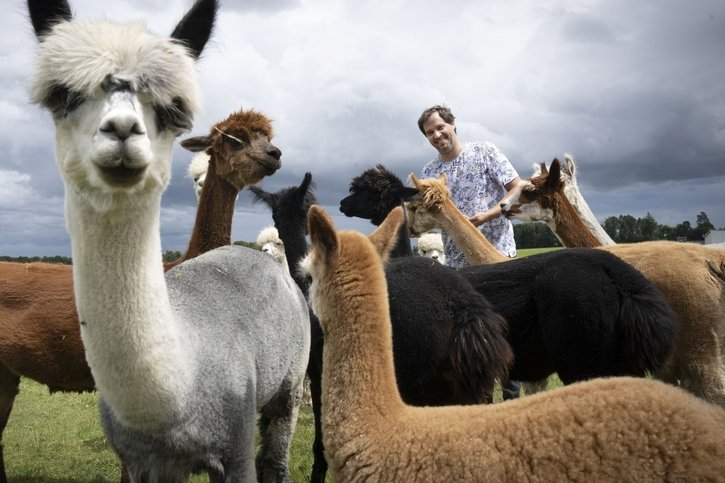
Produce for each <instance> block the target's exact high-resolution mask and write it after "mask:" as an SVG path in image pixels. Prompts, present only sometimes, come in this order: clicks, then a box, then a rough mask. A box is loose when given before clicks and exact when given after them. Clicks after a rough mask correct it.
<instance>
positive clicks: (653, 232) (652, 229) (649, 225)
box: [637, 211, 660, 241]
mask: <svg viewBox="0 0 725 483" xmlns="http://www.w3.org/2000/svg"><path fill="white" fill-rule="evenodd" d="M659 229H660V225H659V224H658V223H657V220H655V218H654V216H652V214H651V213H650V212H649V211H648V212H647V214H646V215H645V217H644V218H638V219H637V231H638V232H639V235H640V240H639V241H648V240H657V239H658V238H659V231H660V230H659Z"/></svg>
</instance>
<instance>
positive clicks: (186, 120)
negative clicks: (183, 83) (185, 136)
mask: <svg viewBox="0 0 725 483" xmlns="http://www.w3.org/2000/svg"><path fill="white" fill-rule="evenodd" d="M154 113H155V114H156V129H157V130H158V131H164V130H166V129H179V130H182V131H189V130H191V127H192V124H191V115H190V114H189V113H188V112H187V110H186V106H185V105H184V102H183V101H182V100H181V99H180V98H178V97H175V98H174V100H173V101H172V103H171V104H170V105H167V106H154Z"/></svg>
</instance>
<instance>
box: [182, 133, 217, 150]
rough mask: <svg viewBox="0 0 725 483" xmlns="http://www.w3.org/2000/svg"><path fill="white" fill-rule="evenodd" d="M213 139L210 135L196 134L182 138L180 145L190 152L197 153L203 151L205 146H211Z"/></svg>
mask: <svg viewBox="0 0 725 483" xmlns="http://www.w3.org/2000/svg"><path fill="white" fill-rule="evenodd" d="M212 142H213V139H212V137H211V136H196V137H193V138H188V139H184V140H183V141H181V146H182V147H183V148H185V149H188V150H189V151H191V152H192V153H198V152H201V151H205V150H206V148H208V147H209V146H211V143H212Z"/></svg>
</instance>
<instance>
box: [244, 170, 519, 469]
mask: <svg viewBox="0 0 725 483" xmlns="http://www.w3.org/2000/svg"><path fill="white" fill-rule="evenodd" d="M310 180H311V176H310V174H309V173H306V174H305V178H304V180H303V182H302V184H301V185H300V186H299V187H297V188H285V189H283V190H281V191H279V192H277V193H274V194H270V193H266V192H264V191H263V190H261V189H259V188H252V191H254V193H255V200H256V201H259V200H261V201H264V202H265V203H267V205H269V207H270V208H271V209H272V213H273V219H274V222H275V226H276V227H277V230H278V231H279V235H280V239H282V241H283V242H284V244H285V251H286V254H287V261H288V263H289V264H290V268H291V271H292V273H298V270H297V268H296V266H297V264H298V262H299V261H300V260H301V259H302V258H303V257H304V255H305V254H306V252H307V245H306V239H305V232H306V216H307V208H308V207H309V205H310V204H311V203H312V202H313V201H311V200H312V198H309V197H308V196H307V190H308V188H309V187H310ZM303 219H304V222H302V220H303ZM386 278H387V280H388V284H389V286H390V287H391V289H390V290H389V297H390V299H389V300H390V314H391V319H392V322H393V351H394V357H395V374H396V379H397V382H398V387H399V389H400V392H401V396H402V397H403V400H405V401H406V402H407V403H409V404H413V405H418V406H424V405H429V406H430V405H451V404H477V403H484V402H491V400H492V394H493V385H494V381H495V380H496V379H498V378H501V377H505V375H506V372H507V368H508V366H509V365H510V363H511V357H512V355H511V349H510V346H509V345H508V343H507V342H506V334H505V332H506V323H505V321H504V319H503V318H502V317H500V316H499V315H498V314H496V313H494V312H493V311H492V309H491V306H490V304H489V303H488V302H487V301H486V299H485V298H484V297H482V296H481V295H479V294H478V293H477V292H476V291H475V290H474V289H473V287H472V286H471V285H470V284H469V283H468V282H467V281H466V280H464V279H463V278H462V277H461V276H460V275H459V274H458V273H456V272H455V271H453V270H450V269H447V268H445V267H443V266H441V265H440V264H439V263H437V262H434V261H432V260H430V259H426V258H422V257H403V258H395V259H391V260H390V262H389V263H388V265H387V267H386ZM296 280H298V283H303V284H306V282H305V281H303V280H301V279H300V278H297V279H296ZM301 288H302V287H301ZM306 288H307V287H306V285H305V286H304V288H303V291H305V289H306ZM314 323H315V324H316V325H317V327H316V328H314V327H313V339H312V346H311V353H310V363H309V366H308V376H309V377H310V391H311V393H312V404H313V406H312V409H313V413H314V417H315V441H314V443H313V455H314V463H313V467H312V475H311V478H310V481H312V482H323V481H324V479H325V474H326V472H327V462H326V460H325V457H324V448H323V445H322V431H321V427H320V421H321V418H320V404H319V402H320V395H321V387H320V378H321V374H322V349H323V343H322V342H323V341H322V337H321V333H320V332H319V330H320V329H319V322H318V321H317V319H315V320H314ZM315 329H316V330H317V331H318V333H317V336H316V334H315Z"/></svg>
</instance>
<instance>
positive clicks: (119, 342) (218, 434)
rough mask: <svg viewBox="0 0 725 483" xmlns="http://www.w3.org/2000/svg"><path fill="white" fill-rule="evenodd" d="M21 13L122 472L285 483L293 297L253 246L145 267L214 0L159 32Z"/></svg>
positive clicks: (301, 367)
mask: <svg viewBox="0 0 725 483" xmlns="http://www.w3.org/2000/svg"><path fill="white" fill-rule="evenodd" d="M28 7H29V10H30V17H31V21H32V23H33V27H34V29H35V32H36V34H37V36H38V38H39V40H40V49H39V55H38V59H37V62H36V72H35V76H34V79H33V86H32V99H33V101H35V102H36V103H39V104H42V105H43V106H44V107H46V108H47V109H48V110H50V111H51V112H52V113H53V118H54V122H55V128H56V158H57V164H58V166H59V169H60V172H61V174H62V177H63V182H64V185H65V208H66V224H67V229H68V231H69V234H70V237H71V242H72V253H73V259H74V260H73V261H74V264H73V282H74V288H75V300H76V307H77V310H78V315H79V320H80V324H81V336H82V339H83V344H84V347H85V351H86V359H87V361H88V363H89V366H90V367H91V371H92V373H93V377H94V379H95V381H96V385H97V388H98V391H99V394H100V396H101V398H100V408H101V422H102V424H103V427H104V430H105V432H106V434H107V436H108V439H109V441H110V443H111V445H112V446H113V448H114V450H115V451H116V453H117V454H118V455H119V456H120V458H121V460H122V461H123V463H124V464H125V465H126V466H127V468H128V470H129V475H130V476H131V478H132V480H133V481H146V482H161V481H163V482H180V481H185V479H186V478H187V477H188V476H189V475H190V474H191V473H192V472H198V471H207V472H208V473H209V476H210V478H211V480H212V481H213V482H222V481H254V480H255V478H258V479H260V480H265V481H268V480H284V479H288V478H289V472H288V469H287V455H288V452H289V444H290V441H291V437H292V432H293V430H294V426H295V422H296V418H297V409H298V404H299V397H300V393H301V389H302V380H303V376H304V372H305V368H306V365H307V358H308V351H309V342H310V341H309V316H308V309H307V305H306V303H305V300H304V297H303V296H302V294H301V292H300V291H299V289H298V288H297V287H296V285H295V284H294V282H293V281H292V279H291V277H290V276H289V274H288V273H287V272H286V271H285V270H283V269H282V268H281V267H280V266H279V264H277V263H275V262H274V261H273V260H271V259H270V258H269V257H267V256H266V255H264V254H261V253H260V252H259V251H257V250H250V249H247V248H243V247H238V246H226V247H223V248H220V249H217V250H213V251H210V252H207V253H205V254H204V255H201V256H199V257H197V258H195V259H192V260H189V261H187V262H185V263H183V264H181V265H179V266H177V267H176V268H174V269H172V270H170V271H169V272H167V275H166V277H165V276H164V271H163V267H162V264H161V237H160V232H159V214H160V202H161V195H162V193H163V191H164V189H165V188H166V186H167V184H168V182H169V177H170V172H171V152H172V147H173V143H174V140H175V138H176V137H177V136H178V135H179V134H180V133H182V132H184V131H186V130H188V129H189V128H190V126H191V123H192V119H193V116H194V114H195V113H196V112H197V111H198V110H199V92H198V86H197V80H196V73H195V60H196V59H197V58H198V56H199V55H200V53H201V51H202V49H203V48H204V45H205V44H206V42H207V40H208V38H209V36H210V35H211V30H212V28H213V24H214V19H215V17H216V10H217V4H216V1H215V0H197V2H196V3H195V4H194V6H193V7H192V8H191V9H190V10H189V12H188V13H187V14H186V15H185V17H184V18H183V19H182V20H181V22H179V24H178V25H177V27H176V29H175V30H174V32H173V34H172V37H171V38H163V37H157V36H155V35H153V34H151V33H149V32H148V31H147V30H146V29H145V27H144V26H143V25H142V24H141V23H133V24H129V25H119V24H115V23H112V22H108V21H82V20H74V19H73V18H72V15H71V9H70V6H69V5H68V3H67V2H66V1H65V0H55V1H53V2H51V1H48V0H29V2H28ZM215 142H216V143H218V144H219V146H218V148H220V149H222V148H223V149H227V150H234V149H237V147H236V146H237V144H236V141H234V139H233V138H232V139H227V137H226V136H219V137H218V138H217V139H216V140H215ZM257 181H258V180H257ZM257 412H259V413H261V416H260V417H259V425H260V432H261V442H262V444H261V448H260V451H259V454H258V456H257V468H256V472H255V462H254V444H255V443H254V433H255V422H256V419H257V417H256V415H257Z"/></svg>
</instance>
